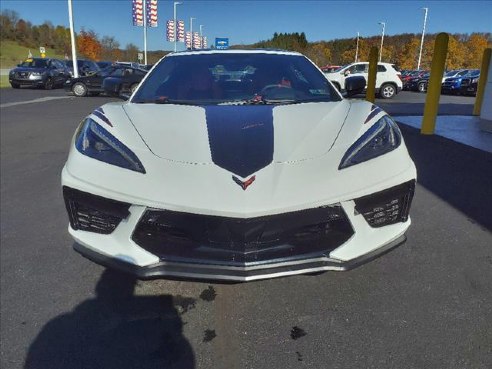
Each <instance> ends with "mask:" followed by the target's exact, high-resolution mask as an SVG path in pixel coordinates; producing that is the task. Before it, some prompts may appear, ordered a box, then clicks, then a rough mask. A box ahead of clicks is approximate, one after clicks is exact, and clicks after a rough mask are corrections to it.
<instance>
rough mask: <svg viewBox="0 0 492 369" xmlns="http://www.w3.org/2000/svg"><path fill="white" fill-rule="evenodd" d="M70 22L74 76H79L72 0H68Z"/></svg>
mask: <svg viewBox="0 0 492 369" xmlns="http://www.w3.org/2000/svg"><path fill="white" fill-rule="evenodd" d="M68 22H69V23H70V40H71V42H72V64H73V76H74V77H75V78H78V77H79V67H78V65H77V45H76V44H75V31H74V29H73V12H72V0H68Z"/></svg>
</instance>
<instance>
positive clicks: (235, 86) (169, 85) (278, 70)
mask: <svg viewBox="0 0 492 369" xmlns="http://www.w3.org/2000/svg"><path fill="white" fill-rule="evenodd" d="M340 99H341V98H340V96H339V95H338V94H337V93H336V91H335V90H334V89H333V87H332V86H331V85H330V83H329V82H328V80H327V79H326V77H325V76H324V75H323V74H322V73H321V72H320V71H319V70H318V69H317V68H316V67H315V66H314V65H313V64H312V63H311V62H309V60H308V59H306V58H305V57H303V56H301V55H287V54H273V53H244V52H242V53H211V54H210V53H206V54H205V53H204V54H182V55H179V54H178V55H173V56H169V57H166V58H164V59H163V60H162V61H161V62H160V63H159V64H158V65H157V66H155V67H154V69H153V70H152V72H151V74H150V75H149V76H148V77H147V79H146V80H145V81H144V82H143V84H142V85H141V87H140V88H139V89H138V91H137V93H136V94H135V96H134V97H133V99H132V102H134V103H178V104H191V105H216V104H238V105H241V104H257V103H258V104H262V103H264V104H289V103H301V102H315V101H338V100H340Z"/></svg>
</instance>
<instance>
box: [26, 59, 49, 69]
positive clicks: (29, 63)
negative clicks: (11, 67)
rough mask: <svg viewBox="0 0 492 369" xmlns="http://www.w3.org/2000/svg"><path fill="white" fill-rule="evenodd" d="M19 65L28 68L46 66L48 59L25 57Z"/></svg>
mask: <svg viewBox="0 0 492 369" xmlns="http://www.w3.org/2000/svg"><path fill="white" fill-rule="evenodd" d="M19 67H28V68H48V60H47V59H27V60H25V61H24V62H22V63H21V64H20V65H19Z"/></svg>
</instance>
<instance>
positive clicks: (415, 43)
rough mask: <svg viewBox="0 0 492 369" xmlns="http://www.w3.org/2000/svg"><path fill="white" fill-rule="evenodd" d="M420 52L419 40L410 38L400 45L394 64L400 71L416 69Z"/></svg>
mask: <svg viewBox="0 0 492 369" xmlns="http://www.w3.org/2000/svg"><path fill="white" fill-rule="evenodd" d="M419 51H420V40H419V39H418V37H412V38H411V39H410V40H409V41H408V42H405V44H403V45H402V47H401V48H400V49H399V50H398V52H397V54H396V60H395V61H396V64H398V66H399V67H400V68H401V69H416V68H417V60H418V57H419Z"/></svg>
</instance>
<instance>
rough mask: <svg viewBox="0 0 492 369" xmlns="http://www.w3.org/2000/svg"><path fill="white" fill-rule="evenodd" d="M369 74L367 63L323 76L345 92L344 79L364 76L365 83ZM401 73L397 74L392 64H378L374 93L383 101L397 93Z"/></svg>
mask: <svg viewBox="0 0 492 369" xmlns="http://www.w3.org/2000/svg"><path fill="white" fill-rule="evenodd" d="M368 73H369V63H368V62H360V63H352V64H349V65H346V66H344V67H341V68H339V69H337V70H336V71H334V72H331V73H325V76H326V77H327V78H328V79H329V80H330V81H331V83H333V84H334V85H335V87H336V88H338V90H339V91H344V90H345V78H347V77H348V76H364V78H365V79H366V81H367V75H368ZM400 76H401V73H400V72H398V71H397V70H396V68H395V66H394V65H393V64H390V63H378V71H377V73H376V93H377V94H378V95H379V97H381V98H383V99H390V98H392V97H393V96H395V95H396V94H397V93H399V92H400V91H401V89H402V87H403V83H402V81H401V78H400Z"/></svg>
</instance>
